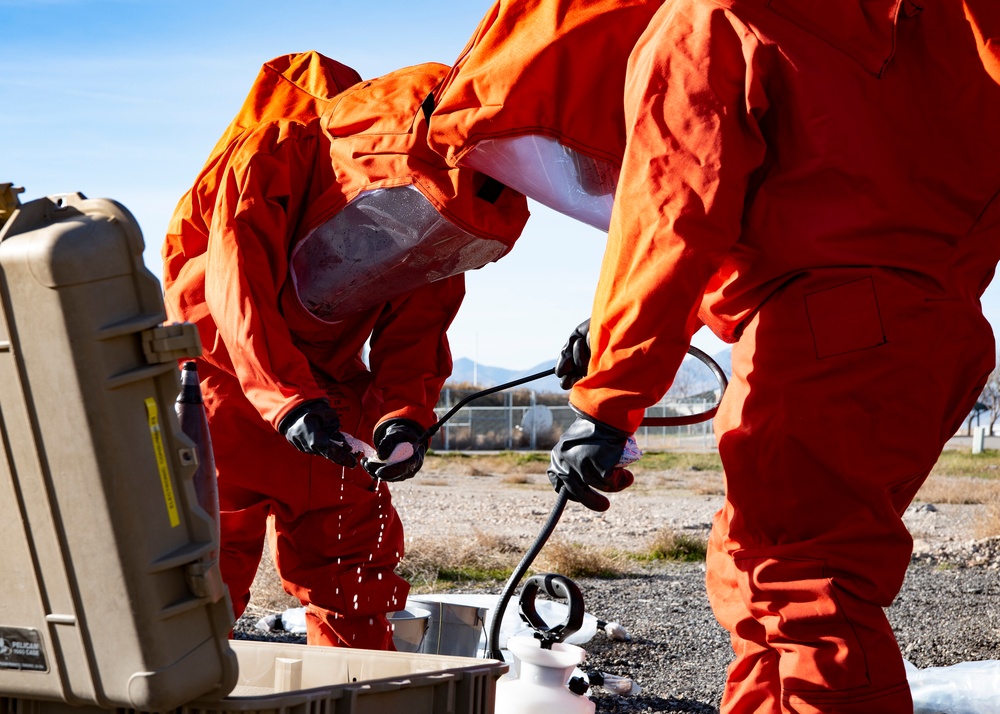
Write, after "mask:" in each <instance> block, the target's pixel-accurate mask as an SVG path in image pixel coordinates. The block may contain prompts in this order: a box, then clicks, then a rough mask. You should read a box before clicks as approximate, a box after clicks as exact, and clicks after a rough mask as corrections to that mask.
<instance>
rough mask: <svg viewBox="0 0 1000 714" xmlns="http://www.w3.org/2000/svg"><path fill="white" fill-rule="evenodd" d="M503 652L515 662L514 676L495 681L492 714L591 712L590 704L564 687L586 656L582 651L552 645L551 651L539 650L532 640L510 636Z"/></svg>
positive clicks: (531, 638) (568, 713)
mask: <svg viewBox="0 0 1000 714" xmlns="http://www.w3.org/2000/svg"><path fill="white" fill-rule="evenodd" d="M507 649H508V650H509V651H510V653H511V654H512V655H514V658H515V660H516V663H517V667H516V668H515V670H516V672H517V676H516V678H513V677H512V676H511V675H507V676H506V677H503V678H501V679H500V680H499V681H498V682H497V701H496V714H555V713H556V712H558V714H593V713H594V710H595V708H596V707H595V705H594V702H592V701H591V700H590V699H589V698H588V697H587V696H585V695H580V694H575V693H573V692H571V691H570V690H569V688H568V687H567V686H566V683H567V682H568V681H569V679H570V676H571V674H572V672H573V670H574V669H575V668H576V666H577V665H579V664H580V663H582V662H583V660H584V659H585V658H586V656H587V653H586V652H585V651H584V650H583V648H581V647H577V646H576V645H567V644H564V643H556V644H553V645H552V649H542V647H541V642H540V641H539V640H536V639H534V638H533V637H511V638H510V639H509V640H507Z"/></svg>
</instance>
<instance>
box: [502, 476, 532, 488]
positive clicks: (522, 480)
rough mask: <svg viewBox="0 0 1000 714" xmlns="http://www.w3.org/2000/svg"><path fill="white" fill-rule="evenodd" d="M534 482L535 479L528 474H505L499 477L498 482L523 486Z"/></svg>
mask: <svg viewBox="0 0 1000 714" xmlns="http://www.w3.org/2000/svg"><path fill="white" fill-rule="evenodd" d="M534 482H535V480H534V479H533V478H532V477H531V476H530V475H528V474H507V475H506V476H501V477H500V483H505V484H509V485H511V486H523V485H525V484H529V483H534Z"/></svg>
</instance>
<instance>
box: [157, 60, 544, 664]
mask: <svg viewBox="0 0 1000 714" xmlns="http://www.w3.org/2000/svg"><path fill="white" fill-rule="evenodd" d="M447 70H448V67H447V66H445V65H439V64H425V65H418V66H416V67H409V68H405V69H402V70H399V71H397V72H392V73H389V74H387V75H385V76H384V77H380V78H378V79H375V80H371V81H367V82H362V81H361V78H360V77H359V76H358V75H357V73H356V72H354V71H353V70H351V69H350V68H347V67H345V66H344V65H341V64H340V63H337V62H335V61H333V60H331V59H329V58H326V57H324V56H322V55H320V54H318V53H315V52H307V53H303V54H296V55H288V56H284V57H279V58H276V59H274V60H272V61H271V62H268V63H267V64H265V65H264V67H263V68H262V70H261V72H260V74H259V76H258V78H257V81H256V83H255V84H254V86H253V88H252V89H251V91H250V94H249V96H248V97H247V99H246V102H245V103H244V105H243V108H242V110H241V111H240V113H239V114H238V115H237V116H236V118H235V119H234V120H233V122H232V123H231V125H230V126H229V128H228V129H227V130H226V132H225V134H224V135H223V137H222V138H221V139H220V141H219V142H218V144H217V145H216V147H215V149H214V150H213V151H212V153H211V156H210V157H209V160H208V161H207V163H206V164H205V167H204V168H203V169H202V171H201V173H200V174H199V176H198V178H197V180H196V181H195V183H194V186H193V187H192V188H191V190H190V191H188V192H187V193H186V194H185V195H184V197H183V198H182V199H181V201H180V203H179V204H178V206H177V209H176V210H175V212H174V215H173V218H172V220H171V223H170V227H169V230H168V235H167V237H166V241H165V244H164V246H163V251H162V253H163V262H164V273H165V280H164V291H165V300H166V305H167V312H168V315H170V317H171V318H172V319H175V320H186V321H190V322H192V323H194V324H196V325H197V326H198V330H199V333H200V336H201V340H202V344H203V347H204V353H203V355H202V356H201V358H200V359H199V360H198V362H199V365H198V366H199V372H200V374H201V377H202V389H203V391H204V394H205V406H206V411H207V413H208V419H209V428H210V431H211V437H212V445H213V450H214V455H215V462H216V470H217V475H218V486H219V504H220V511H221V537H220V541H221V552H220V568H221V571H222V575H223V579H224V581H225V582H226V584H227V586H228V588H229V593H230V596H231V599H232V602H233V608H234V611H235V614H236V615H237V617H238V616H239V615H240V614H241V613H242V612H243V611H244V609H245V608H246V605H247V603H248V601H249V597H250V595H249V593H250V586H251V584H252V582H253V579H254V576H255V574H256V571H257V567H258V564H259V561H260V557H261V552H262V547H263V544H264V539H265V538H267V539H268V544H269V546H270V551H271V554H272V556H273V558H274V562H275V565H276V568H277V571H278V574H279V575H280V577H281V580H282V583H283V586H284V588H285V589H286V590H287V592H288V593H290V594H291V595H293V596H296V597H298V598H299V599H300V600H301V602H302V603H303V604H305V605H306V606H307V608H306V626H307V641H308V642H309V643H310V644H325V645H334V646H345V647H363V648H370V649H392V648H393V644H392V634H391V628H390V626H389V623H388V620H387V617H386V615H387V613H390V612H392V611H395V610H399V609H401V608H402V607H403V605H404V603H405V601H406V596H407V592H408V589H409V586H408V584H407V583H406V581H405V580H404V579H403V578H401V577H399V576H398V575H397V574H396V573H395V572H394V570H395V567H396V565H397V564H398V562H399V560H400V558H401V556H402V554H403V536H402V527H401V524H400V521H399V518H398V516H397V514H396V511H395V510H394V508H393V506H392V500H391V495H390V492H389V488H388V486H386V485H385V484H384V483H383V481H396V480H401V479H404V478H409V477H411V476H413V475H414V474H415V473H416V472H417V470H418V469H419V468H420V466H421V463H422V460H423V453H424V450H425V448H426V444H425V443H423V442H422V441H421V437H422V435H423V433H424V431H425V430H426V428H427V427H429V426H430V425H431V424H433V423H434V421H435V418H436V417H435V414H434V411H433V408H434V406H435V404H436V402H437V398H438V394H439V392H440V389H441V386H442V385H443V383H444V381H445V379H446V378H447V376H448V375H449V374H450V372H451V355H450V352H449V349H448V342H447V337H446V329H447V328H448V325H449V324H450V322H451V320H452V319H453V317H454V315H455V313H456V311H457V309H458V307H459V305H460V303H461V301H462V298H463V295H464V277H463V274H462V273H463V271H465V270H469V269H473V268H477V267H480V266H482V265H484V264H486V263H488V262H489V261H491V260H496V259H497V258H499V257H501V256H502V255H504V254H505V253H506V252H507V251H508V250H509V249H510V247H511V245H512V244H513V243H514V241H515V240H516V239H517V237H518V236H519V235H520V232H521V229H522V228H523V226H524V223H525V221H526V220H527V216H528V213H527V204H526V200H525V198H524V196H522V195H520V194H518V193H516V192H514V191H512V190H510V189H506V188H505V187H503V186H502V185H500V184H499V183H497V182H496V181H495V180H493V179H489V178H487V177H485V176H483V175H481V174H479V173H477V172H475V171H473V170H471V169H454V168H451V167H449V166H447V165H446V164H445V163H444V161H443V160H442V159H441V158H440V157H439V156H438V155H437V154H435V153H434V152H432V151H431V150H430V149H429V147H428V146H427V142H426V116H425V111H424V110H423V109H422V108H421V105H422V103H423V102H424V100H425V98H426V97H427V95H428V94H429V93H430V92H431V90H432V89H433V88H434V86H436V85H437V84H438V83H439V82H440V80H441V79H442V78H443V76H444V75H445V73H446V72H447ZM366 341H367V342H369V344H370V349H369V356H368V357H369V359H368V364H367V365H366V364H365V362H364V361H363V360H362V350H363V348H364V346H365V343H366ZM353 439H360V440H361V441H363V442H368V441H371V442H372V443H373V444H374V447H375V449H376V452H377V453H376V454H370V453H369V454H367V456H365V457H362V462H363V464H364V466H365V468H362V467H361V466H358V465H357V457H358V456H359V454H360V453H361V452H359V448H361V447H360V444H359V443H358V442H357V441H353ZM401 445H403V446H405V445H408V448H404V449H403V451H404V452H407V453H409V456H408V458H404V459H402V460H394V459H393V458H391V453H392V452H393V451H394V450H395V448H396V447H397V446H401ZM366 469H367V470H366ZM369 472H370V473H369Z"/></svg>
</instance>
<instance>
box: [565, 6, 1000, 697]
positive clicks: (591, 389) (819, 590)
mask: <svg viewBox="0 0 1000 714" xmlns="http://www.w3.org/2000/svg"><path fill="white" fill-rule="evenodd" d="M974 4H975V3H972V2H969V5H970V6H973V5H974ZM987 4H988V3H987ZM835 5H836V7H834V4H831V3H815V2H811V1H809V0H780V1H779V0H769V1H765V0H725V1H710V0H668V1H667V2H666V3H664V5H663V6H662V7H661V8H660V10H659V12H658V13H657V15H656V16H655V17H654V18H653V20H652V22H651V23H650V25H649V27H648V28H647V30H646V32H645V34H644V35H643V37H642V38H641V39H640V40H639V43H638V44H637V46H636V48H635V50H634V52H633V54H632V56H631V58H630V61H629V70H628V76H627V80H626V89H625V103H626V107H625V109H626V117H627V122H626V126H627V131H628V136H627V144H626V150H625V157H624V162H623V165H622V171H621V178H620V181H619V184H618V189H617V193H616V196H615V204H614V209H613V213H612V219H611V228H610V233H609V237H608V247H607V251H606V253H605V257H604V263H603V266H602V271H601V276H600V280H599V284H598V288H597V294H596V297H595V300H594V306H593V313H592V320H591V324H590V333H589V340H590V348H591V351H592V354H591V356H590V360H589V372H588V373H587V374H586V376H584V377H583V378H581V379H580V380H579V381H578V382H577V383H576V385H575V386H574V388H573V390H572V392H571V396H570V400H571V403H572V405H573V407H574V408H575V409H576V410H577V411H578V414H579V418H578V419H577V421H576V422H575V423H574V424H573V425H572V426H571V427H570V428H569V429H568V431H567V432H566V433H565V435H564V436H563V437H562V439H561V440H560V442H559V443H558V444H557V445H556V447H555V448H554V449H553V451H552V455H551V464H550V468H549V477H550V479H551V480H552V482H553V484H554V486H555V488H556V489H557V490H559V491H565V492H566V493H567V494H568V495H569V497H570V498H571V499H574V500H577V501H580V502H582V503H583V504H584V505H586V506H588V507H589V508H592V509H595V510H604V509H606V508H608V506H609V500H608V499H607V498H606V497H605V496H604V494H603V492H612V491H615V490H620V489H622V488H625V487H627V486H628V485H629V484H630V483H631V481H632V477H631V474H629V473H628V472H627V471H624V470H622V469H620V468H617V467H616V464H617V462H618V460H619V457H620V455H621V453H622V450H623V446H624V444H625V442H626V439H627V437H628V436H629V435H630V434H632V433H633V432H634V431H635V430H636V428H637V427H638V426H639V422H640V420H641V418H642V414H643V410H644V409H645V408H646V407H647V406H649V405H651V404H654V403H655V402H656V401H657V400H658V399H659V398H660V397H661V396H662V395H663V394H664V393H665V392H666V390H667V388H668V387H669V386H670V382H671V380H672V378H673V375H674V374H675V372H676V370H677V368H678V366H679V365H680V363H681V360H682V359H683V357H684V354H685V351H686V349H687V347H688V345H689V343H690V340H691V336H692V335H693V333H694V332H695V330H697V329H698V328H699V327H700V326H701V325H703V324H704V325H707V326H708V327H710V328H711V329H712V331H713V332H715V334H717V335H718V336H719V337H721V338H722V339H724V340H726V341H728V342H731V343H734V345H733V355H732V361H733V375H732V380H731V383H730V387H729V389H728V390H727V392H726V394H725V397H724V399H723V402H722V404H721V407H720V410H719V412H718V416H717V417H716V420H715V430H716V435H717V439H718V447H719V453H720V455H721V458H722V461H723V465H724V467H725V479H726V497H725V505H724V507H723V508H722V509H721V510H720V512H719V513H718V514H717V515H716V517H715V521H714V524H713V530H712V536H711V540H710V543H709V554H708V560H707V587H708V595H709V598H710V601H711V604H712V607H713V610H714V612H715V614H716V617H717V618H718V620H719V622H720V623H722V625H723V626H724V627H725V628H726V629H728V630H729V632H730V634H731V639H732V645H733V651H734V659H733V661H732V663H731V665H730V667H729V671H728V677H727V682H726V687H725V690H724V694H723V700H722V707H721V710H722V712H724V713H726V714H730V713H740V714H742V713H745V712H755V713H757V714H761V713H767V712H774V713H777V712H782V713H786V712H796V713H800V714H804V713H815V714H818V713H820V712H824V713H826V712H838V713H840V714H849V713H850V714H871V713H872V712H879V713H880V714H904V713H905V714H911V713H912V711H913V705H912V702H911V697H910V690H909V688H908V685H907V680H906V675H905V672H904V668H903V660H902V656H901V654H900V651H899V647H898V645H897V643H896V640H895V638H894V636H893V633H892V630H891V628H890V626H889V624H888V622H887V620H886V617H885V614H884V612H883V608H885V607H887V606H888V605H890V604H891V603H892V601H893V599H894V597H895V596H896V594H897V592H898V591H899V589H900V587H901V584H902V581H903V576H904V573H905V572H906V568H907V565H908V563H909V558H910V553H911V549H912V539H911V537H910V534H909V533H908V532H907V529H906V527H905V526H904V524H903V522H902V519H901V515H902V514H903V512H904V510H905V509H906V507H907V505H908V504H909V503H910V501H911V500H912V499H913V497H914V495H915V494H916V492H917V490H918V489H919V488H920V486H921V484H922V483H923V482H924V480H925V479H926V477H927V475H928V473H929V471H930V470H931V468H932V467H933V466H934V464H935V462H936V460H937V458H938V456H939V455H940V452H941V449H942V448H943V446H944V444H945V442H946V441H947V440H948V439H949V437H951V436H952V435H953V434H954V433H955V432H956V430H957V428H958V427H959V425H960V424H961V422H962V420H963V418H964V417H965V416H966V415H967V414H968V412H969V410H970V408H971V407H972V406H973V404H974V402H975V400H976V398H977V396H978V395H979V393H980V391H981V390H982V387H983V385H984V384H985V381H986V378H987V375H988V374H989V373H990V371H991V370H992V369H993V364H994V355H995V350H994V339H993V334H992V331H991V329H990V325H989V323H988V322H987V321H986V319H985V318H984V317H983V313H982V309H981V306H980V296H981V295H982V293H983V291H984V290H985V289H986V286H987V285H988V284H989V282H990V280H991V278H992V276H993V273H994V270H995V268H996V265H997V260H998V257H1000V160H998V159H1000V131H997V127H998V126H1000V123H998V122H1000V87H998V86H997V84H996V83H995V82H994V81H993V79H992V78H991V77H990V76H989V74H988V73H987V71H986V69H985V68H984V60H988V59H989V57H990V55H989V53H985V54H983V55H982V56H981V55H980V54H979V51H978V49H977V42H976V37H975V36H974V33H973V31H972V29H971V28H970V25H969V23H968V22H967V21H966V18H965V16H964V13H963V7H962V4H961V3H954V2H950V1H949V0H929V1H928V2H922V3H920V4H919V5H917V4H916V3H913V2H911V1H910V0H853V1H851V2H843V3H836V4H835ZM980 36H981V35H980ZM980 46H985V45H984V44H983V43H980Z"/></svg>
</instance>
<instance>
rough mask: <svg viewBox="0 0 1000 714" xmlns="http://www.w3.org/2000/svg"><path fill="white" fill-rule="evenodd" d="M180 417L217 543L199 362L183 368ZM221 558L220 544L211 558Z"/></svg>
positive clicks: (211, 458) (213, 485) (212, 473)
mask: <svg viewBox="0 0 1000 714" xmlns="http://www.w3.org/2000/svg"><path fill="white" fill-rule="evenodd" d="M174 408H175V409H176V411H177V420H178V421H179V422H180V426H181V431H183V432H184V433H185V434H186V435H187V437H188V438H189V439H191V441H193V442H194V444H195V446H196V447H197V449H198V469H197V470H196V471H195V472H194V479H193V481H194V491H195V493H196V494H197V496H198V503H199V504H200V505H201V507H202V508H204V509H205V511H206V512H207V513H208V514H209V515H211V516H212V518H213V519H214V521H215V537H214V540H215V543H216V545H217V546H218V542H219V529H220V522H219V484H218V481H217V480H216V475H215V457H214V456H213V454H212V437H211V435H210V434H209V432H208V415H207V414H206V413H205V403H204V401H203V400H202V397H201V384H199V380H198V365H197V364H196V363H195V362H185V363H184V366H183V367H182V368H181V391H180V393H179V394H178V395H177V401H176V402H175V403H174ZM218 557H219V551H218V547H216V549H215V550H214V551H213V552H212V553H211V554H210V559H212V560H216V559H217V558H218Z"/></svg>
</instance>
